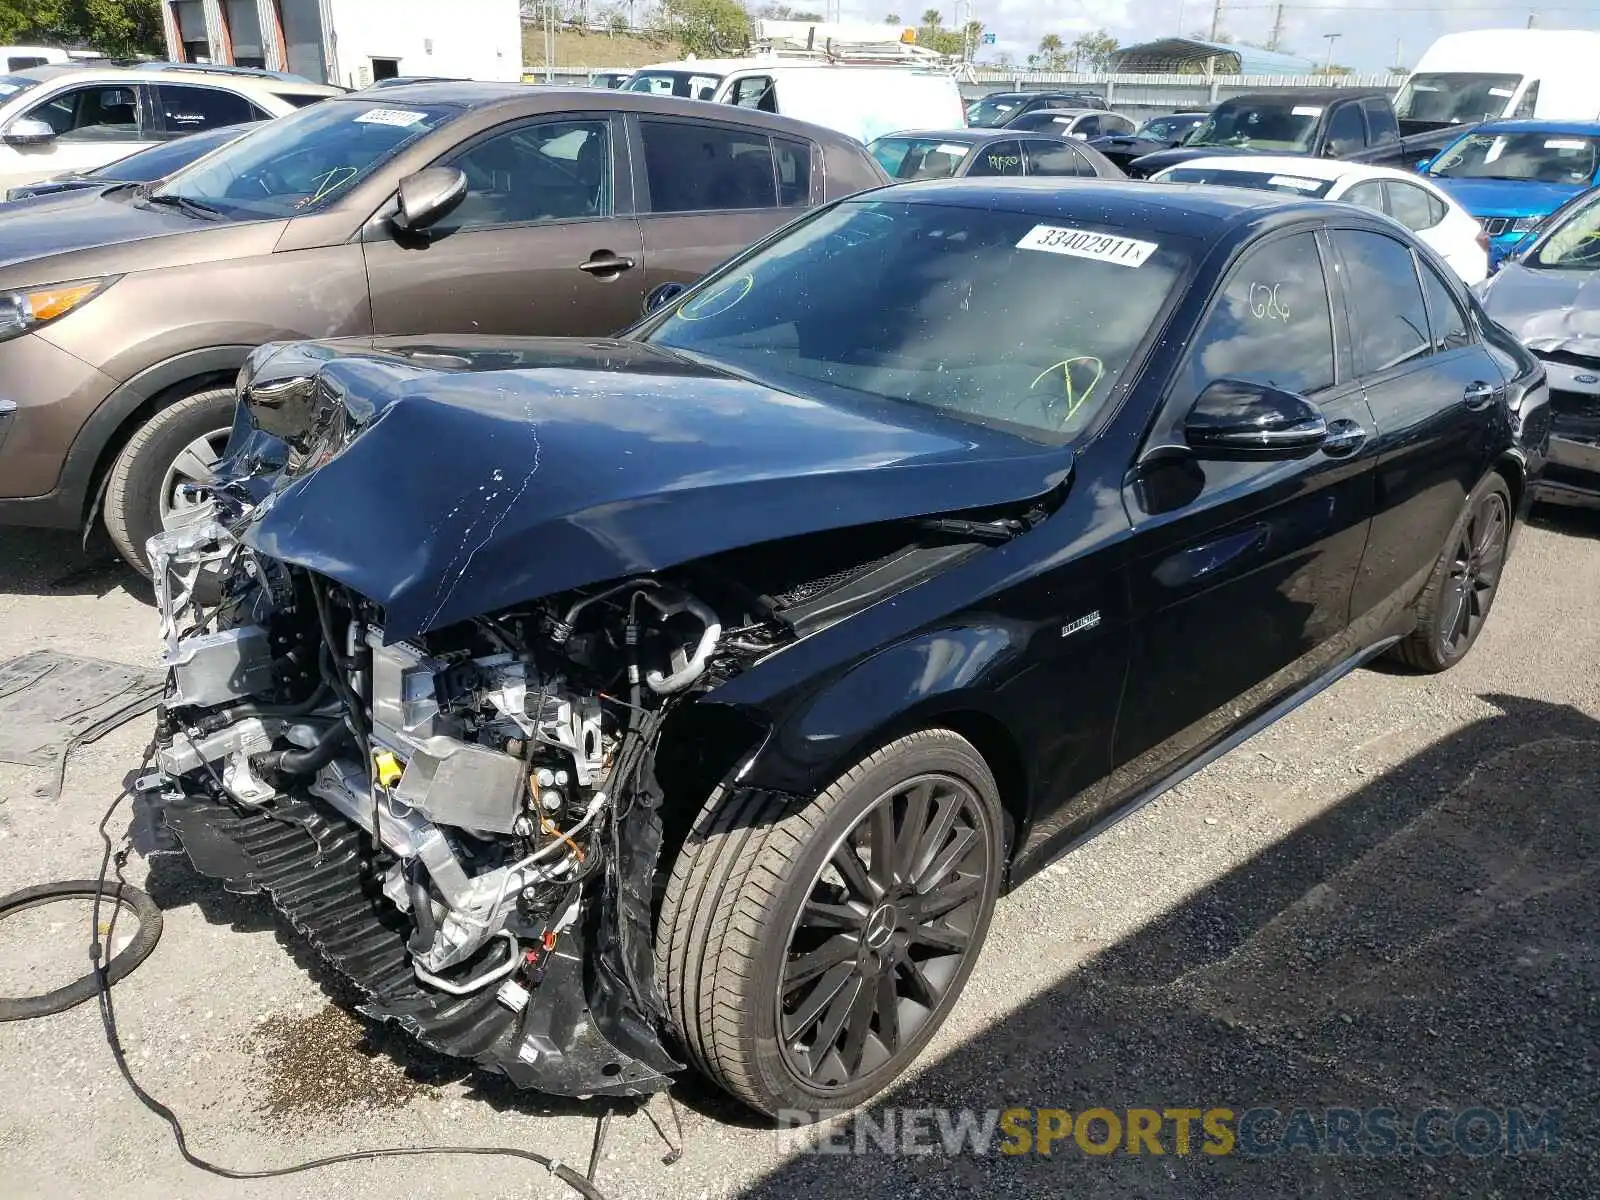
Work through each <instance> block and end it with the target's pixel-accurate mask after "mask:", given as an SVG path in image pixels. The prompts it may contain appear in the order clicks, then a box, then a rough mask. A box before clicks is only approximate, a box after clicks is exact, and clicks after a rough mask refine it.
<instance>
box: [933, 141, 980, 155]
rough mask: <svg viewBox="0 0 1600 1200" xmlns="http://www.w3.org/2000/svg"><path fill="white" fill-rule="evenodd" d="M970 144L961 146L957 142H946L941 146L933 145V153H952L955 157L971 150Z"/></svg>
mask: <svg viewBox="0 0 1600 1200" xmlns="http://www.w3.org/2000/svg"><path fill="white" fill-rule="evenodd" d="M971 149H972V147H971V146H963V145H961V144H960V143H959V142H946V143H945V144H944V145H942V146H936V147H934V151H933V152H934V153H935V154H954V155H955V156H956V157H957V158H959V157H961V155H963V154H965V153H966V152H967V151H968V150H971Z"/></svg>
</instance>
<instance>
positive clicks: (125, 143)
mask: <svg viewBox="0 0 1600 1200" xmlns="http://www.w3.org/2000/svg"><path fill="white" fill-rule="evenodd" d="M147 91H148V89H147V88H146V86H145V85H144V84H127V83H109V84H107V83H98V84H85V85H83V86H81V87H67V88H62V89H61V90H59V91H57V92H55V93H53V94H52V95H50V96H48V97H46V98H45V99H43V100H40V101H38V102H37V103H35V104H34V105H33V106H32V107H30V108H29V109H28V110H27V111H26V112H24V113H23V114H22V116H24V117H28V118H31V119H33V120H35V121H43V122H44V123H45V124H46V125H48V126H49V127H50V128H51V130H52V131H53V132H54V133H55V137H53V138H52V139H50V140H49V141H46V142H41V143H39V144H37V145H31V146H16V145H9V144H8V145H5V146H3V147H0V192H3V191H4V189H5V188H6V187H10V186H11V185H13V184H18V183H32V182H33V181H35V180H38V179H46V178H49V177H50V176H52V175H60V174H64V173H66V172H69V171H88V170H92V169H93V168H95V167H99V166H104V165H105V164H106V163H108V162H114V161H116V160H117V159H119V158H122V157H124V156H126V155H129V154H132V153H133V152H134V151H135V150H141V149H143V148H144V147H145V146H148V145H150V144H151V143H152V142H153V141H155V140H156V138H155V133H154V131H153V130H152V128H151V125H152V119H151V113H150V111H149V109H150V102H149V96H148V94H147Z"/></svg>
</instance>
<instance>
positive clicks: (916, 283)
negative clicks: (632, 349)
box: [644, 198, 1189, 441]
mask: <svg viewBox="0 0 1600 1200" xmlns="http://www.w3.org/2000/svg"><path fill="white" fill-rule="evenodd" d="M1153 236H1156V235H1152V234H1149V233H1147V232H1146V231H1144V230H1125V229H1119V228H1115V227H1113V226H1110V225H1106V224H1102V223H1101V222H1100V221H1095V222H1093V223H1092V224H1088V223H1078V222H1071V221H1062V222H1060V223H1054V222H1045V221H1041V220H1040V219H1039V218H1037V217H1033V216H1028V215H1025V214H1022V213H1013V212H1002V211H996V210H992V209H984V208H957V207H949V206H945V205H937V204H907V203H904V202H895V201H892V200H869V199H866V198H863V199H860V200H854V201H847V202H846V203H843V204H840V205H837V206H835V207H833V208H830V209H824V210H823V211H822V212H821V213H819V214H817V215H816V216H814V217H811V218H809V219H806V220H803V221H802V222H800V223H798V224H796V225H794V226H791V228H790V230H789V232H787V233H786V234H785V235H784V236H783V237H781V238H780V239H779V240H777V241H775V242H773V243H772V244H770V245H768V246H767V247H766V248H764V249H762V250H760V251H758V252H757V253H755V254H753V255H751V256H750V257H748V258H745V259H743V260H737V261H735V262H733V263H731V264H729V266H728V267H727V268H725V269H724V270H722V271H720V272H717V273H716V274H715V275H713V276H712V277H711V278H710V279H708V280H707V281H706V282H705V283H703V284H701V285H700V286H698V287H696V288H695V289H694V290H692V291H691V292H689V293H688V294H687V295H686V296H684V297H683V298H682V300H680V301H678V302H677V303H676V304H674V305H672V306H670V307H669V308H668V309H667V310H666V312H665V315H664V316H663V317H662V318H661V319H659V320H658V321H655V322H652V323H651V324H650V325H649V326H647V331H646V332H645V334H644V338H645V340H646V341H648V342H650V343H652V344H654V345H658V346H663V347H666V348H668V349H671V350H677V351H680V352H684V353H687V354H688V355H689V356H691V357H696V358H701V359H704V360H706V361H708V362H710V363H711V364H713V365H721V366H724V367H726V368H727V369H729V370H731V371H733V372H735V373H738V374H743V375H747V376H749V377H751V378H754V379H756V380H759V381H761V382H763V383H766V384H767V385H768V386H771V387H775V388H778V389H780V390H783V391H787V392H792V393H798V394H801V395H805V394H816V393H817V392H818V391H839V392H842V393H845V394H848V395H853V396H860V397H866V398H869V399H873V400H881V401H890V402H898V403H905V404H915V405H918V406H921V407H925V408H932V409H937V410H940V411H942V412H945V413H948V414H950V415H952V416H956V417H959V418H963V419H966V420H971V421H977V422H980V423H999V424H1003V425H1006V426H1010V427H1014V428H1018V429H1019V430H1021V431H1023V432H1025V433H1028V434H1031V435H1034V436H1036V437H1038V436H1039V435H1043V436H1042V438H1041V439H1040V440H1047V441H1057V440H1062V439H1065V438H1069V437H1071V436H1074V435H1076V434H1078V433H1080V432H1081V431H1082V430H1083V429H1084V428H1085V427H1086V426H1087V425H1088V424H1089V423H1090V422H1091V421H1093V420H1094V419H1095V417H1096V416H1097V415H1098V413H1100V412H1101V411H1102V410H1103V409H1104V408H1105V406H1106V404H1107V402H1108V400H1109V398H1110V397H1111V395H1112V394H1113V392H1114V391H1115V389H1116V387H1117V384H1118V382H1119V380H1120V379H1121V377H1122V374H1123V372H1124V371H1125V370H1126V369H1127V367H1128V364H1129V361H1130V360H1131V359H1132V357H1133V354H1134V351H1135V350H1136V349H1137V347H1138V346H1139V344H1140V342H1141V341H1142V340H1143V339H1144V337H1145V335H1146V333H1147V332H1148V330H1149V329H1150V327H1151V326H1152V324H1153V323H1154V322H1155V320H1156V318H1157V316H1158V315H1159V313H1160V312H1161V310H1162V306H1163V304H1164V303H1165V301H1166V298H1167V296H1168V295H1169V294H1170V293H1171V292H1172V290H1173V288H1174V287H1175V285H1176V283H1177V281H1178V279H1179V277H1180V276H1181V275H1182V274H1183V273H1184V271H1185V268H1186V267H1187V264H1188V261H1189V244H1188V242H1187V241H1186V240H1185V239H1181V238H1176V239H1175V238H1170V237H1166V236H1164V235H1162V236H1161V238H1160V240H1159V241H1154V240H1149V239H1151V238H1152V237H1153Z"/></svg>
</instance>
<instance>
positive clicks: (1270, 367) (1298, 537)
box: [1108, 231, 1372, 803]
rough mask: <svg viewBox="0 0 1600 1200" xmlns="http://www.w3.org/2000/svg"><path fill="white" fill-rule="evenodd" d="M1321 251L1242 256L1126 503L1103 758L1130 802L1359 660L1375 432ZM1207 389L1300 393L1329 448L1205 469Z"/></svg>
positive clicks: (1285, 240) (1296, 241)
mask: <svg viewBox="0 0 1600 1200" xmlns="http://www.w3.org/2000/svg"><path fill="white" fill-rule="evenodd" d="M1323 249H1324V248H1323V246H1322V245H1321V244H1320V243H1319V239H1318V238H1317V236H1316V235H1315V234H1314V233H1312V232H1310V231H1301V232H1291V233H1287V234H1282V235H1275V236H1270V237H1269V239H1268V240H1266V241H1264V242H1260V243H1257V244H1256V245H1255V246H1254V247H1252V248H1250V249H1249V250H1247V251H1245V253H1244V254H1243V255H1242V256H1241V257H1240V259H1239V260H1238V262H1237V263H1236V264H1235V265H1234V267H1233V268H1232V269H1231V270H1230V272H1229V274H1228V277H1227V280H1226V282H1225V283H1224V285H1223V287H1222V289H1221V292H1220V293H1219V295H1218V296H1217V297H1216V298H1215V299H1214V300H1213V302H1212V306H1211V310H1210V312H1209V314H1208V315H1207V317H1206V318H1205V319H1204V320H1203V321H1202V322H1201V325H1200V328H1199V331H1198V333H1197V335H1196V336H1195V337H1194V338H1193V339H1192V340H1191V342H1190V349H1189V353H1188V356H1187V359H1186V364H1185V366H1184V367H1183V368H1181V369H1180V371H1179V373H1178V375H1177V377H1176V379H1175V382H1174V384H1173V386H1172V388H1171V390H1170V392H1169V395H1168V397H1167V399H1166V401H1165V402H1164V403H1163V406H1162V409H1161V412H1160V414H1159V415H1158V417H1157V421H1156V423H1155V425H1154V427H1153V429H1152V432H1151V433H1150V435H1149V436H1148V437H1147V440H1146V443H1145V448H1144V450H1143V455H1142V458H1141V463H1140V465H1139V466H1138V468H1137V469H1136V472H1135V473H1134V475H1132V476H1131V477H1130V479H1131V481H1132V482H1131V486H1130V487H1128V488H1127V489H1125V497H1126V500H1127V503H1128V509H1129V515H1130V518H1131V519H1132V521H1133V527H1134V528H1133V540H1132V542H1131V545H1130V574H1129V586H1130V594H1131V601H1132V605H1133V609H1132V621H1133V649H1132V655H1131V658H1130V665H1129V673H1128V679H1127V685H1126V689H1125V692H1124V701H1123V707H1122V711H1121V714H1120V716H1119V717H1118V721H1117V733H1116V738H1115V742H1114V746H1113V753H1114V757H1115V760H1116V764H1117V766H1118V768H1119V774H1120V775H1121V776H1122V777H1123V779H1124V780H1125V781H1126V786H1127V787H1128V788H1130V789H1133V790H1137V789H1138V788H1139V787H1141V786H1146V785H1148V784H1149V783H1150V782H1152V781H1153V780H1155V779H1159V778H1161V777H1164V776H1165V775H1167V774H1169V773H1170V772H1171V771H1172V770H1174V769H1176V768H1177V767H1178V766H1180V765H1181V764H1182V763H1184V762H1186V761H1188V760H1190V759H1192V758H1193V757H1194V756H1195V755H1196V754H1198V753H1201V752H1203V751H1204V750H1205V749H1206V748H1208V747H1209V746H1211V745H1214V744H1215V743H1216V742H1217V741H1219V740H1221V739H1222V738H1224V737H1225V736H1226V735H1227V734H1228V733H1229V732H1230V731H1231V730H1232V729H1235V728H1237V727H1238V726H1239V725H1241V724H1243V723H1244V722H1246V721H1247V720H1248V719H1249V718H1250V717H1251V715H1252V714H1253V713H1256V712H1259V711H1261V710H1262V709H1264V708H1266V707H1268V706H1270V705H1271V704H1272V703H1273V702H1274V701H1276V700H1278V699H1281V698H1283V697H1284V696H1286V695H1287V694H1289V693H1290V692H1292V691H1294V690H1295V689H1297V688H1298V687H1300V686H1302V685H1304V684H1306V683H1307V682H1309V681H1310V680H1312V679H1314V678H1316V677H1317V676H1319V675H1321V674H1322V673H1323V672H1325V671H1327V670H1328V669H1329V668H1330V667H1332V666H1333V665H1335V664H1336V663H1338V662H1340V661H1342V660H1343V659H1344V658H1347V657H1348V656H1349V655H1350V654H1351V653H1352V651H1353V649H1354V648H1353V647H1352V646H1350V645H1349V644H1348V640H1349V639H1348V636H1347V626H1348V621H1349V610H1350V591H1351V581H1352V580H1353V578H1354V576H1355V572H1356V568H1357V567H1358V565H1359V564H1360V562H1361V554H1362V550H1363V548H1364V547H1365V545H1366V540H1367V528H1368V524H1369V522H1370V519H1371V516H1372V477H1371V459H1370V457H1369V455H1368V452H1367V445H1368V442H1367V440H1366V434H1367V433H1369V432H1370V430H1371V426H1372V421H1371V415H1370V413H1369V412H1368V411H1367V406H1366V403H1365V401H1364V400H1363V398H1362V395H1361V390H1360V386H1359V384H1358V383H1357V382H1356V381H1355V380H1353V379H1352V378H1351V376H1350V372H1349V369H1348V366H1347V364H1346V360H1345V357H1344V355H1343V353H1342V352H1340V351H1339V350H1338V347H1339V346H1341V345H1342V343H1343V342H1344V326H1343V323H1342V322H1341V321H1339V320H1337V319H1336V318H1337V313H1336V312H1335V311H1334V309H1333V308H1332V306H1331V305H1330V303H1329V299H1328V292H1327V288H1326V286H1325V277H1324V266H1323V258H1324V254H1323ZM1336 332H1337V336H1336ZM1219 379H1245V380H1252V381H1256V382H1260V383H1267V384H1271V385H1272V386H1274V387H1277V388H1281V389H1283V390H1285V391H1289V392H1293V393H1296V394H1297V395H1300V396H1303V397H1305V398H1306V399H1308V400H1310V401H1311V402H1313V403H1314V404H1315V405H1316V407H1317V408H1318V409H1319V410H1320V411H1321V414H1322V416H1323V418H1324V420H1325V421H1326V422H1327V424H1328V427H1329V431H1330V434H1331V435H1332V436H1331V437H1330V439H1329V441H1328V442H1327V443H1326V444H1325V447H1324V448H1323V449H1320V450H1314V451H1311V452H1309V453H1304V454H1302V455H1301V456H1300V457H1297V458H1280V459H1277V460H1273V461H1217V460H1211V461H1202V460H1201V459H1199V458H1198V457H1196V456H1195V455H1194V454H1192V453H1191V452H1190V451H1189V450H1188V449H1187V445H1186V439H1185V435H1184V424H1185V421H1186V419H1187V417H1188V415H1189V413H1190V412H1191V410H1192V409H1193V408H1194V406H1195V403H1196V401H1197V400H1198V399H1199V397H1200V395H1201V393H1202V392H1203V391H1204V390H1205V388H1206V387H1207V385H1208V384H1210V383H1212V382H1214V381H1216V380H1219ZM1108 799H1109V800H1110V801H1111V802H1113V803H1114V802H1115V801H1116V797H1108Z"/></svg>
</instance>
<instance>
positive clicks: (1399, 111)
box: [1394, 71, 1522, 125]
mask: <svg viewBox="0 0 1600 1200" xmlns="http://www.w3.org/2000/svg"><path fill="white" fill-rule="evenodd" d="M1521 82H1522V76H1521V75H1477V74H1467V73H1465V72H1457V71H1449V72H1443V73H1430V74H1427V75H1413V76H1412V77H1411V78H1410V79H1408V80H1406V83H1405V86H1404V87H1403V88H1401V89H1400V94H1399V95H1398V96H1396V97H1395V101H1394V115H1395V116H1397V117H1399V118H1400V119H1401V120H1402V121H1437V122H1438V123H1439V124H1441V125H1446V124H1448V125H1459V124H1462V123H1465V122H1477V121H1488V120H1492V119H1494V118H1495V117H1503V116H1505V115H1506V105H1507V104H1508V103H1509V102H1510V100H1511V97H1512V96H1514V95H1516V93H1517V86H1518V85H1519V84H1520V83H1521Z"/></svg>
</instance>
